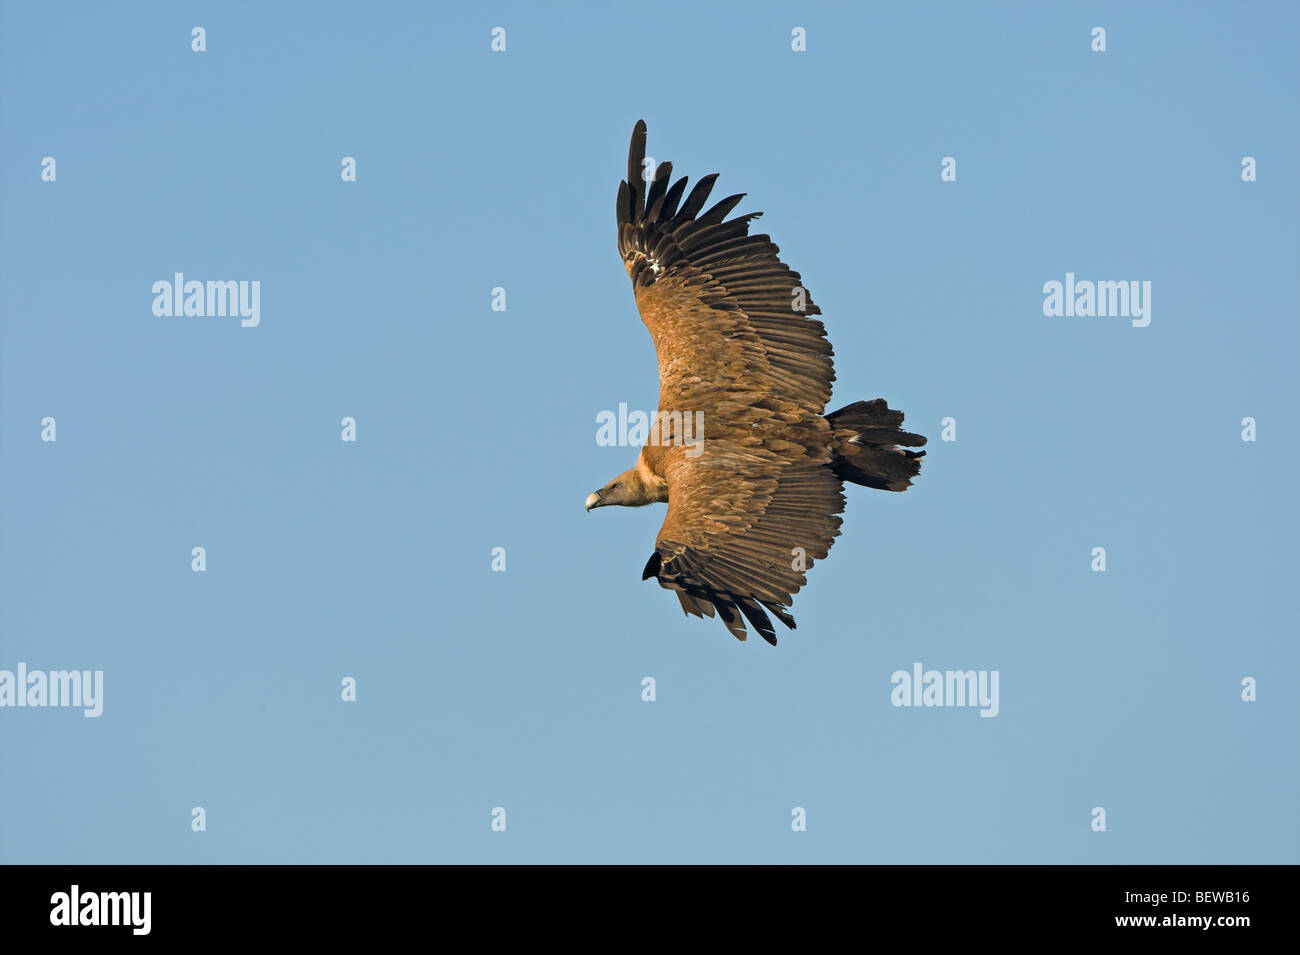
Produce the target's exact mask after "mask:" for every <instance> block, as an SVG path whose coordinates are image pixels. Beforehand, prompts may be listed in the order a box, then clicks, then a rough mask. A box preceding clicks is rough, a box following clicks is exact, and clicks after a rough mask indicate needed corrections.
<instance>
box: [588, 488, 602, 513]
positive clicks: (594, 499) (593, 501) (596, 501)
mask: <svg viewBox="0 0 1300 955" xmlns="http://www.w3.org/2000/svg"><path fill="white" fill-rule="evenodd" d="M599 506H600V492H599V491H594V492H592V493H591V494H588V495H587V510H591V509H592V508H593V507H599Z"/></svg>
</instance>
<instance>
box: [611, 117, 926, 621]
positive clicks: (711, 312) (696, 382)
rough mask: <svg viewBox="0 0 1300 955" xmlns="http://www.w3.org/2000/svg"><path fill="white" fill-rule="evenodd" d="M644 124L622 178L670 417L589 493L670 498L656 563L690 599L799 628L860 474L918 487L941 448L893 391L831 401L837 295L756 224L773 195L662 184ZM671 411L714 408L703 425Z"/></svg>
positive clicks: (665, 581)
mask: <svg viewBox="0 0 1300 955" xmlns="http://www.w3.org/2000/svg"><path fill="white" fill-rule="evenodd" d="M645 138H646V127H645V123H644V122H638V123H637V124H636V127H635V129H633V131H632V145H631V148H630V150H629V152H628V163H627V169H628V173H627V179H626V181H624V182H622V183H621V184H620V185H619V189H618V250H619V252H620V254H621V255H622V256H623V265H624V266H625V267H626V269H627V273H628V275H629V277H630V278H631V279H632V288H633V291H634V293H635V295H636V305H637V309H638V310H639V311H640V313H641V319H642V321H644V322H645V325H646V327H647V328H648V329H649V330H650V336H651V338H653V339H654V343H655V352H656V354H657V355H658V359H659V411H660V415H661V416H662V417H661V428H660V434H659V435H658V440H657V441H655V440H653V437H654V436H653V432H652V441H651V442H648V443H647V444H646V446H645V447H643V448H642V449H641V454H640V457H639V458H638V460H637V465H636V467H635V468H632V469H630V470H628V471H625V472H624V473H623V474H620V475H619V476H618V477H616V478H615V479H614V480H612V481H610V482H609V483H608V484H606V485H605V487H603V488H601V489H600V490H599V491H597V492H595V493H594V494H592V495H591V496H590V497H588V498H587V509H588V510H591V509H592V508H594V507H602V506H605V505H610V504H621V505H624V506H633V507H635V506H639V505H643V504H651V503H656V502H661V501H662V502H666V503H667V504H668V515H667V518H666V519H665V520H664V525H663V527H662V528H661V529H660V531H659V537H658V539H657V540H656V542H655V551H654V553H653V554H652V555H651V556H650V560H649V561H648V562H647V563H646V566H645V572H644V574H643V575H642V578H643V579H647V580H648V579H649V578H651V577H654V578H656V579H657V580H658V581H659V584H660V586H662V587H664V588H666V589H668V590H671V591H673V592H674V593H676V594H677V598H678V600H680V601H681V605H682V609H683V610H684V611H685V612H686V613H688V614H692V615H694V616H697V617H698V616H702V615H707V616H710V617H712V616H713V615H714V613H715V612H716V613H717V614H718V616H719V617H721V618H722V622H723V623H724V624H725V625H726V627H727V629H728V630H729V631H730V632H731V633H732V634H734V635H735V636H736V637H738V638H739V639H741V640H744V639H745V637H746V635H747V631H746V628H745V620H748V621H749V622H750V624H752V625H753V627H754V628H755V629H756V630H757V631H758V632H759V634H761V635H762V637H763V638H764V639H765V640H767V641H768V642H769V643H772V644H775V643H776V631H775V628H774V627H773V625H772V621H771V619H770V618H769V617H768V615H767V614H768V613H771V614H772V616H774V617H776V618H777V619H778V620H780V621H781V622H782V623H783V624H785V625H786V626H787V627H790V628H791V629H793V628H794V625H795V624H794V618H793V617H792V616H791V615H790V613H789V610H788V608H789V607H790V605H791V602H792V599H793V596H794V594H795V593H797V592H798V590H799V588H800V587H802V586H803V585H804V583H805V582H806V577H805V572H806V571H807V570H808V568H810V567H812V566H813V564H814V562H815V561H817V560H820V559H821V558H823V557H825V556H826V554H827V552H828V551H829V550H830V547H831V544H832V543H833V542H834V539H835V538H836V537H837V536H839V533H840V517H839V514H840V512H841V511H843V510H844V494H843V489H844V482H845V481H849V482H851V483H854V484H861V485H865V486H867V487H875V488H881V489H884V490H890V491H902V490H904V489H905V488H907V486H908V485H909V484H910V483H911V479H912V478H913V477H914V476H916V474H917V472H918V471H919V470H920V466H921V462H920V458H921V457H922V455H924V453H925V452H924V451H920V452H917V451H908V450H906V447H919V446H921V445H923V444H925V438H923V437H921V436H920V435H916V434H910V433H908V432H906V431H902V430H900V426H901V425H902V422H903V414H902V412H900V411H893V410H891V409H890V408H889V407H888V406H887V405H886V403H885V401H884V400H883V399H876V400H875V401H858V402H855V403H853V404H851V405H849V406H848V407H846V408H841V409H840V410H839V411H836V412H833V413H831V414H829V415H826V414H823V412H824V410H825V407H826V402H827V401H829V400H830V395H831V383H832V382H833V381H834V380H835V369H834V365H833V363H832V361H831V345H830V342H828V341H827V340H826V329H825V326H823V325H822V323H821V322H820V321H818V320H817V319H815V318H813V317H812V316H813V315H818V314H820V313H821V310H820V309H819V308H818V307H817V306H816V305H814V304H813V302H812V298H811V296H809V295H808V294H807V292H806V290H804V289H803V288H802V285H801V284H800V279H799V273H798V272H794V271H791V270H790V269H789V268H788V267H787V266H786V265H785V264H784V263H783V262H782V261H781V260H780V259H779V258H777V252H778V251H779V250H778V249H777V247H776V246H775V245H774V244H773V243H772V241H771V239H769V238H768V237H767V236H766V235H750V234H749V225H750V222H751V221H752V220H754V219H756V218H758V216H759V215H761V213H757V212H754V213H749V214H746V215H742V216H737V217H736V218H734V219H730V220H728V219H727V218H726V216H727V214H728V213H730V212H731V210H732V209H734V208H735V207H736V205H737V204H738V203H739V202H740V200H741V199H742V198H744V196H743V194H741V195H735V196H728V197H727V198H726V199H723V200H722V201H720V202H718V203H716V204H715V205H713V206H712V207H711V208H709V209H708V211H705V212H701V210H702V209H704V205H705V201H706V200H707V199H708V196H709V192H710V190H711V189H712V187H713V181H714V180H715V179H716V178H717V176H716V174H715V175H711V176H705V177H704V178H703V179H701V180H700V181H699V182H698V183H697V184H696V186H695V188H694V189H692V190H691V191H690V193H689V195H686V198H685V200H683V198H682V197H683V195H685V194H686V180H685V179H684V178H683V179H679V180H678V181H677V182H676V183H673V184H671V185H670V180H671V176H672V164H671V163H661V164H660V165H659V166H658V167H657V168H656V169H655V172H654V175H653V177H652V179H651V180H650V182H649V183H648V184H647V183H646V181H645V179H644V178H643V177H642V165H643V162H644V158H645ZM679 203H680V207H679ZM671 413H680V415H682V416H684V417H685V419H686V421H688V422H689V421H692V420H696V419H694V418H693V417H692V416H693V415H695V414H697V413H698V414H702V421H703V434H702V436H701V435H693V434H691V433H689V432H687V431H686V430H685V429H684V428H682V421H681V419H680V418H678V417H677V416H676V415H674V414H671ZM679 429H680V430H679ZM700 437H702V443H701V444H699V445H694V446H693V445H691V444H690V443H688V442H689V441H690V440H692V439H693V438H700ZM765 611H766V612H765Z"/></svg>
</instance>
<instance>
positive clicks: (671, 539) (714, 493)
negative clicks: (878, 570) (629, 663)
mask: <svg viewBox="0 0 1300 955" xmlns="http://www.w3.org/2000/svg"><path fill="white" fill-rule="evenodd" d="M773 443H774V442H773V441H772V440H771V439H765V438H764V437H762V436H761V435H757V434H756V435H755V436H753V437H752V438H751V439H750V440H748V441H741V440H737V439H727V438H724V439H721V440H718V439H714V438H707V437H706V440H705V445H704V453H702V454H701V455H700V456H699V457H698V458H695V459H694V460H692V459H690V458H688V457H686V456H685V455H676V456H674V458H673V460H672V463H671V464H670V465H669V468H668V471H669V476H668V487H669V491H668V516H667V518H666V519H665V520H664V525H663V527H662V528H661V529H660V531H659V537H658V538H657V539H656V541H655V552H654V553H653V554H652V555H651V556H650V560H649V562H648V563H647V564H646V568H645V573H644V574H643V575H642V577H643V579H648V578H650V577H656V578H658V580H659V584H660V586H662V587H665V588H667V589H668V590H672V591H674V592H675V593H676V594H677V598H678V600H680V601H681V605H682V609H683V610H684V611H686V613H688V614H692V615H694V616H697V617H698V616H710V617H712V616H713V614H714V611H716V612H717V614H718V616H719V617H721V618H722V622H723V623H724V624H725V625H726V627H727V629H728V630H729V631H731V633H732V634H733V635H735V636H736V637H737V638H738V639H740V640H744V639H745V636H746V630H745V620H746V619H747V620H748V621H749V622H750V623H751V624H752V625H753V627H754V629H755V630H757V631H758V633H759V635H760V636H762V637H763V639H764V640H766V641H767V642H768V643H771V644H775V643H776V631H775V629H774V628H773V626H772V621H771V620H770V619H769V617H768V616H767V614H766V613H764V608H766V609H767V610H768V611H770V612H771V613H772V615H773V616H775V617H776V618H777V619H778V620H780V621H781V622H782V623H783V624H785V625H786V626H787V627H790V628H791V629H793V628H794V618H793V617H792V616H791V615H790V613H789V611H788V609H787V608H788V607H789V606H790V603H791V601H792V599H793V597H794V594H795V593H797V592H798V590H799V588H800V587H802V586H803V585H804V583H805V582H806V578H805V576H804V575H805V572H806V571H807V570H809V569H810V568H811V567H812V565H813V563H814V561H816V560H819V559H821V558H823V557H825V556H826V554H827V552H828V551H829V550H830V546H831V543H832V542H833V541H834V539H835V538H836V537H837V536H839V533H840V518H839V513H840V511H842V510H843V509H844V494H843V485H842V484H841V483H840V481H839V479H838V478H837V477H836V476H835V474H834V472H832V471H831V469H830V468H828V467H826V465H825V463H824V462H821V461H818V460H817V459H816V458H815V457H814V456H811V455H810V454H809V449H805V448H803V447H801V446H799V445H797V444H794V443H788V444H789V447H786V448H784V449H783V450H775V449H773V448H772V447H771V445H772V444H773ZM742 615H743V617H744V619H742Z"/></svg>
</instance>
